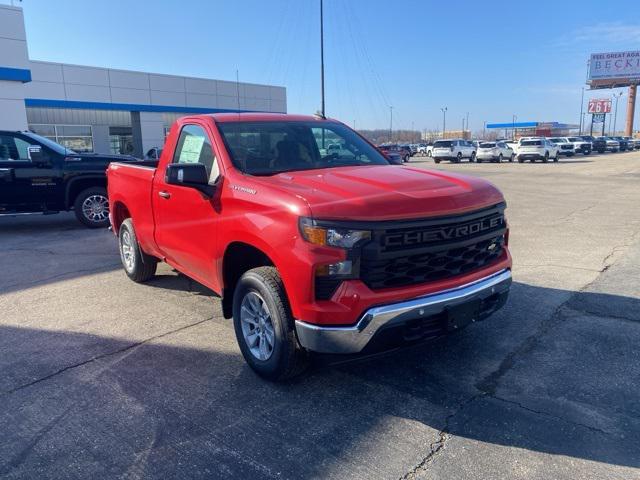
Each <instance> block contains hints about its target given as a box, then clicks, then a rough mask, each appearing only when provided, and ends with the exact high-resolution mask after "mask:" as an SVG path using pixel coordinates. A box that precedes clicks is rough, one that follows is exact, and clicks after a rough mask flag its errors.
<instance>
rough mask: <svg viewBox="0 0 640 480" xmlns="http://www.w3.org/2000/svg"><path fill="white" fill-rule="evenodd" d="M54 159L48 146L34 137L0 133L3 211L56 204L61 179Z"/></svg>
mask: <svg viewBox="0 0 640 480" xmlns="http://www.w3.org/2000/svg"><path fill="white" fill-rule="evenodd" d="M32 157H33V159H32ZM51 161H52V157H51V156H50V153H49V152H48V151H47V149H46V148H44V147H43V146H42V145H40V144H38V143H37V142H35V141H34V140H31V139H29V138H25V137H23V136H22V135H20V134H14V133H1V134H0V213H2V212H34V211H36V212H37V211H43V210H47V209H48V206H49V207H50V206H51V205H54V207H55V196H56V193H57V191H58V181H57V178H54V177H57V175H54V170H55V168H54V166H53V165H52V164H51Z"/></svg>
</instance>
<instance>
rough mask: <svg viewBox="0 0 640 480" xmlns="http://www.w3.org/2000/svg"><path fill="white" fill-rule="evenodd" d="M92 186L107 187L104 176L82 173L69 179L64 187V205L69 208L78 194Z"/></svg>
mask: <svg viewBox="0 0 640 480" xmlns="http://www.w3.org/2000/svg"><path fill="white" fill-rule="evenodd" d="M92 187H101V188H107V179H106V177H105V176H101V175H90V176H88V175H83V176H81V177H76V178H72V179H71V180H69V182H68V183H67V186H66V188H65V196H64V199H65V207H66V208H67V209H70V208H71V207H72V206H73V203H74V202H75V201H76V197H77V196H78V194H80V192H82V191H83V190H86V189H87V188H92Z"/></svg>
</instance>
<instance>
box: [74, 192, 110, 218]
mask: <svg viewBox="0 0 640 480" xmlns="http://www.w3.org/2000/svg"><path fill="white" fill-rule="evenodd" d="M73 210H74V212H75V214H76V218H77V219H78V220H79V221H80V222H81V223H83V224H84V225H85V226H87V227H89V228H105V227H107V226H109V199H108V198H107V190H106V189H105V188H104V187H91V188H87V189H85V190H83V191H81V192H80V193H79V194H78V196H77V197H76V199H75V201H74V202H73Z"/></svg>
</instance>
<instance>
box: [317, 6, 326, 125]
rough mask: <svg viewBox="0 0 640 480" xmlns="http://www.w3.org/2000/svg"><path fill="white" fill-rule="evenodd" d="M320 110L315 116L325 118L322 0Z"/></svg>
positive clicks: (322, 17) (322, 13)
mask: <svg viewBox="0 0 640 480" xmlns="http://www.w3.org/2000/svg"><path fill="white" fill-rule="evenodd" d="M320 97H321V106H320V111H319V112H316V116H318V117H321V118H327V117H326V115H325V109H324V10H323V0H320Z"/></svg>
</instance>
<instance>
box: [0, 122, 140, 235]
mask: <svg viewBox="0 0 640 480" xmlns="http://www.w3.org/2000/svg"><path fill="white" fill-rule="evenodd" d="M116 161H117V162H122V161H125V162H127V161H131V162H140V163H141V164H142V163H148V162H142V161H139V160H138V159H136V158H135V157H131V156H127V155H100V154H95V153H82V154H80V153H76V152H74V151H73V150H70V149H68V148H65V147H63V146H62V145H59V144H57V143H55V142H53V141H52V140H49V139H48V138H44V137H41V136H39V135H36V134H34V133H31V132H15V131H14V132H12V131H4V130H0V215H3V214H21V213H38V212H40V213H45V214H50V213H59V212H61V211H68V210H74V211H75V214H76V217H77V218H78V220H80V221H81V222H82V223H83V224H85V225H86V226H88V227H91V228H98V227H106V226H108V225H109V202H108V200H107V189H106V187H107V177H106V174H105V171H106V169H107V166H108V165H109V163H111V162H116Z"/></svg>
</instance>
